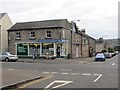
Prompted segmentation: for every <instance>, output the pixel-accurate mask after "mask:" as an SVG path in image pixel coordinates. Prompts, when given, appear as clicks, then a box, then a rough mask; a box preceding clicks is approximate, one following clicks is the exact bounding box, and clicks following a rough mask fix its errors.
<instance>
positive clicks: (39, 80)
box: [17, 74, 53, 90]
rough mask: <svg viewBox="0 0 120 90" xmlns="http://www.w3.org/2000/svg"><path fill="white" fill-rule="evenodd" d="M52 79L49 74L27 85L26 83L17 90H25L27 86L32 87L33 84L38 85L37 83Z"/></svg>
mask: <svg viewBox="0 0 120 90" xmlns="http://www.w3.org/2000/svg"><path fill="white" fill-rule="evenodd" d="M52 77H53V75H51V74H49V75H48V76H47V77H44V78H42V79H38V80H34V81H31V82H28V83H26V84H24V85H22V86H19V87H18V88H17V90H20V89H22V88H25V87H27V86H30V85H33V84H35V83H38V82H42V81H44V80H47V79H50V78H52Z"/></svg>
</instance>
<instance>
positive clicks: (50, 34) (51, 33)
mask: <svg viewBox="0 0 120 90" xmlns="http://www.w3.org/2000/svg"><path fill="white" fill-rule="evenodd" d="M48 32H50V33H48ZM48 35H50V37H49V36H48ZM51 37H52V31H50V30H48V31H46V38H51Z"/></svg>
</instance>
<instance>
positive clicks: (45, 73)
mask: <svg viewBox="0 0 120 90" xmlns="http://www.w3.org/2000/svg"><path fill="white" fill-rule="evenodd" d="M42 73H44V74H47V73H50V72H42Z"/></svg>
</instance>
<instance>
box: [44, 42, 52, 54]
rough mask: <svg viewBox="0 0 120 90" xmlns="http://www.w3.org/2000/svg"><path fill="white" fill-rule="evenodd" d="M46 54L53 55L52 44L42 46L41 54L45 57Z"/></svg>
mask: <svg viewBox="0 0 120 90" xmlns="http://www.w3.org/2000/svg"><path fill="white" fill-rule="evenodd" d="M46 53H49V54H51V55H53V54H54V46H53V43H43V44H42V54H43V55H45V54H46Z"/></svg>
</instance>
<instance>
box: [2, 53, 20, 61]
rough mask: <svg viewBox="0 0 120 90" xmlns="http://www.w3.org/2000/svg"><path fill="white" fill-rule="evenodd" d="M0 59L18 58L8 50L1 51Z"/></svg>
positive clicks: (15, 59) (12, 59)
mask: <svg viewBox="0 0 120 90" xmlns="http://www.w3.org/2000/svg"><path fill="white" fill-rule="evenodd" d="M0 60H2V61H6V62H7V61H17V60H18V56H17V55H14V54H12V53H10V52H3V53H0Z"/></svg>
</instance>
